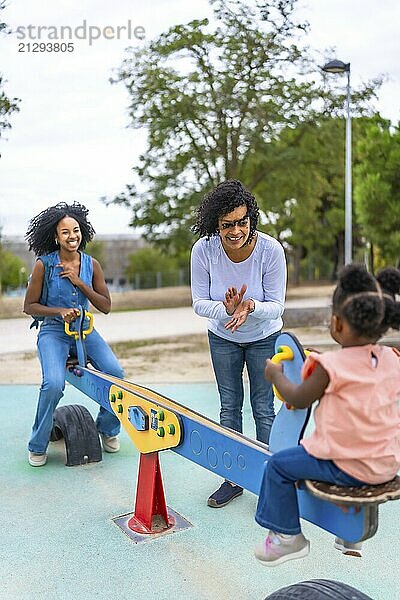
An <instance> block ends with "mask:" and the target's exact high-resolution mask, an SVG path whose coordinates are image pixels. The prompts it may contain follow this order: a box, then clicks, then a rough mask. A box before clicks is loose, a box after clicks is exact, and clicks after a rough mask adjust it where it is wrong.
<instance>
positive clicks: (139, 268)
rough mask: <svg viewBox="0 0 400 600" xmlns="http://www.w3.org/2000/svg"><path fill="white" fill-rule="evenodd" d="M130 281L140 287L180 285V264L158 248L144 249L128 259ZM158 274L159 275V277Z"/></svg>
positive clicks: (127, 272)
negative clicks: (137, 282)
mask: <svg viewBox="0 0 400 600" xmlns="http://www.w3.org/2000/svg"><path fill="white" fill-rule="evenodd" d="M128 261H129V265H128V267H127V269H126V274H127V276H128V279H129V280H130V281H131V282H132V283H135V282H136V281H139V282H140V287H142V288H150V287H161V286H165V285H178V284H179V272H178V269H179V262H178V260H177V259H175V258H172V257H171V256H167V255H166V254H165V253H164V252H162V251H161V250H160V249H158V248H142V249H140V250H137V251H136V252H134V253H133V254H130V255H129V257H128ZM157 274H158V275H157Z"/></svg>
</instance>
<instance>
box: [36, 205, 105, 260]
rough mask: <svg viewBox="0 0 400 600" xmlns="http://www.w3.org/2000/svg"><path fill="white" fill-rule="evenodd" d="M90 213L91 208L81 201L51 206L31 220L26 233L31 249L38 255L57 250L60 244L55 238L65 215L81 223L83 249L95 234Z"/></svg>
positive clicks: (80, 248) (80, 246)
mask: <svg viewBox="0 0 400 600" xmlns="http://www.w3.org/2000/svg"><path fill="white" fill-rule="evenodd" d="M88 213H89V210H88V209H87V208H86V207H85V206H83V204H79V202H74V203H73V204H66V203H65V202H59V203H58V204H56V205H55V206H49V208H46V209H45V210H43V211H42V212H41V213H39V214H38V215H36V217H33V219H31V221H30V222H29V227H28V230H27V232H26V234H25V239H26V241H27V242H28V246H29V250H33V251H34V253H35V254H36V256H40V255H44V254H50V253H51V252H54V251H55V250H57V249H58V246H57V244H56V240H55V237H56V231H57V224H58V223H59V222H60V221H61V219H63V218H64V217H72V218H73V219H75V220H76V221H77V222H78V223H79V227H80V229H81V233H82V241H81V243H80V245H79V250H83V249H84V248H85V246H86V244H87V243H88V242H90V240H91V239H92V238H93V236H94V234H95V230H94V229H93V227H92V225H91V223H90V222H89V221H88V219H87V215H88Z"/></svg>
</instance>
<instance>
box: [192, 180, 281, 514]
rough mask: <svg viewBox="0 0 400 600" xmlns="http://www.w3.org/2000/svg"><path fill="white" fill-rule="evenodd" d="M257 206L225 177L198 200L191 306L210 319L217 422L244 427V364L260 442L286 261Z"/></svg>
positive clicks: (230, 489) (270, 414) (227, 486)
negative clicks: (266, 374) (263, 230)
mask: <svg viewBox="0 0 400 600" xmlns="http://www.w3.org/2000/svg"><path fill="white" fill-rule="evenodd" d="M258 216H259V209H258V206H257V203H256V200H255V198H254V196H253V195H252V194H251V193H250V192H249V191H248V190H247V189H246V188H245V187H244V186H243V184H242V183H241V182H240V181H237V180H228V181H223V182H222V183H220V184H219V185H217V186H216V188H215V189H213V190H212V191H211V192H210V193H209V194H207V195H206V196H205V198H204V199H203V201H202V203H201V205H200V207H199V209H198V211H197V220H196V224H195V225H194V227H193V231H194V232H195V233H197V234H198V235H199V236H201V237H200V239H199V240H198V241H197V242H196V243H195V244H194V246H193V249H192V255H191V286H192V298H193V308H194V311H195V313H196V314H197V315H199V316H201V317H206V318H208V338H209V345H210V352H211V359H212V364H213V368H214V372H215V377H216V380H217V385H218V391H219V396H220V423H221V425H224V426H225V427H229V428H230V429H234V430H235V431H239V432H242V407H243V396H244V393H243V369H244V366H245V365H246V367H247V373H248V377H249V382H250V404H251V407H252V411H253V417H254V421H255V425H256V436H257V439H258V440H260V441H261V442H264V443H265V444H268V442H269V434H270V429H271V425H272V422H273V420H274V416H275V415H274V404H273V392H272V388H271V385H270V384H269V383H268V381H266V380H265V378H264V366H265V361H266V359H267V358H270V357H271V356H272V355H273V354H274V352H275V350H274V348H275V340H276V338H277V336H278V334H279V332H280V330H281V328H282V313H283V309H284V300H285V290H286V261H285V255H284V251H283V248H282V246H281V244H280V243H279V242H278V241H277V240H275V239H274V238H273V237H271V236H269V235H266V234H264V233H261V232H259V231H257V223H258ZM242 493H243V489H242V488H241V487H240V486H237V485H234V484H233V483H232V482H229V481H224V482H223V484H222V485H221V487H220V488H219V489H218V490H217V491H216V492H215V493H214V494H212V495H211V496H210V498H209V499H208V505H209V506H211V507H214V508H219V507H221V506H225V505H226V504H228V502H230V501H231V500H232V499H233V498H235V497H236V496H239V495H240V494H242Z"/></svg>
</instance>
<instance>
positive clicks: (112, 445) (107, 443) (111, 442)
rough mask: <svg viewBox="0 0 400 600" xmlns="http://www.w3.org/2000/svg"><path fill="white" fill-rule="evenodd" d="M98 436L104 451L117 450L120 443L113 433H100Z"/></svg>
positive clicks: (111, 451)
mask: <svg viewBox="0 0 400 600" xmlns="http://www.w3.org/2000/svg"><path fill="white" fill-rule="evenodd" d="M100 437H101V442H102V444H103V450H104V452H110V453H113V452H118V451H119V448H120V443H119V438H118V436H116V435H114V436H112V437H110V436H108V435H104V433H101V434H100Z"/></svg>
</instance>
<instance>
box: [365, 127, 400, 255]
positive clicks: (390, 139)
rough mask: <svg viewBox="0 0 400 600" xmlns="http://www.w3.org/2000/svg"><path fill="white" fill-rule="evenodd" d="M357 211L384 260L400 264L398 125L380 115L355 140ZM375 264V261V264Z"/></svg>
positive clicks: (399, 135) (399, 155)
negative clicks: (394, 125)
mask: <svg viewBox="0 0 400 600" xmlns="http://www.w3.org/2000/svg"><path fill="white" fill-rule="evenodd" d="M358 152H359V154H360V157H361V162H360V164H359V165H358V166H357V168H356V176H357V180H356V185H355V190H354V196H355V205H356V212H357V216H358V219H359V221H360V223H361V224H362V227H363V229H364V232H365V236H366V238H367V239H368V240H369V242H370V243H372V244H373V245H376V246H377V247H378V248H379V251H380V255H381V261H382V263H383V264H388V263H390V264H397V265H399V264H400V128H399V125H398V126H397V127H395V128H391V126H390V122H389V121H383V120H382V119H381V120H379V121H376V122H375V123H372V124H370V126H369V128H368V129H367V131H366V135H365V137H364V138H363V139H362V140H361V141H360V142H359V144H358ZM375 266H376V265H375Z"/></svg>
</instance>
